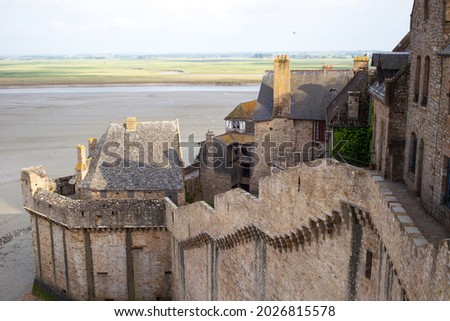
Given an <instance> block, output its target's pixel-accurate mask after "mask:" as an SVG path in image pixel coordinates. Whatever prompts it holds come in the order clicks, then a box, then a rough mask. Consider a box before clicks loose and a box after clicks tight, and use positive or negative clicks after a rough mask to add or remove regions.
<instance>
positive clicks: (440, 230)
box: [386, 182, 450, 243]
mask: <svg viewBox="0 0 450 321" xmlns="http://www.w3.org/2000/svg"><path fill="white" fill-rule="evenodd" d="M386 184H387V186H388V187H389V189H390V190H391V191H392V193H394V196H395V197H396V198H397V200H398V202H399V203H400V204H401V205H402V206H403V208H404V209H405V210H406V213H407V214H408V216H409V217H410V218H411V220H412V221H413V222H414V224H415V225H416V226H417V228H418V229H419V230H420V232H421V233H422V234H423V236H424V237H425V239H426V240H427V241H428V242H430V243H434V242H438V241H440V240H443V239H448V238H450V232H449V231H447V230H446V229H445V228H444V227H443V226H441V225H440V224H439V223H438V222H437V221H436V220H435V219H434V218H432V217H431V216H429V215H428V214H427V213H426V212H425V210H424V208H423V207H422V205H421V204H420V201H419V199H418V198H417V197H416V196H414V195H413V194H412V193H411V192H410V191H409V190H408V188H407V187H406V184H405V183H403V182H386Z"/></svg>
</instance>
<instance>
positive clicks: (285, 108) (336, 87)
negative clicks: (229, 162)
mask: <svg viewBox="0 0 450 321" xmlns="http://www.w3.org/2000/svg"><path fill="white" fill-rule="evenodd" d="M353 75H354V73H353V70H333V69H332V68H331V67H329V66H325V68H324V69H323V70H292V71H291V70H290V60H289V57H288V56H287V55H282V56H278V57H277V58H276V59H275V62H274V70H273V71H266V72H265V73H264V75H263V79H262V83H261V88H260V91H259V94H258V99H257V104H256V108H255V113H254V115H253V122H254V123H255V153H254V154H255V158H256V159H255V162H254V163H253V165H252V171H251V178H250V191H251V192H252V193H253V194H257V193H258V181H259V180H260V179H261V178H262V177H264V176H267V175H270V174H271V173H272V172H273V171H274V170H275V171H277V170H279V169H280V168H285V167H292V166H294V165H296V164H298V163H299V162H303V161H310V160H312V159H314V158H316V157H318V156H323V155H324V152H325V150H326V148H325V143H326V119H327V107H328V105H329V104H330V103H331V101H332V100H333V99H334V98H335V97H336V96H337V95H338V94H339V92H341V90H342V89H343V88H344V87H345V85H346V84H347V83H348V82H349V81H350V80H351V79H352V77H353Z"/></svg>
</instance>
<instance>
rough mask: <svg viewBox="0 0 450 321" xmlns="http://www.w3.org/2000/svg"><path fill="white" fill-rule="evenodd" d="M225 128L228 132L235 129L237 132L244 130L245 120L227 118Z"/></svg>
mask: <svg viewBox="0 0 450 321" xmlns="http://www.w3.org/2000/svg"><path fill="white" fill-rule="evenodd" d="M226 129H227V131H228V132H232V131H236V132H238V133H244V132H245V121H242V120H227V121H226Z"/></svg>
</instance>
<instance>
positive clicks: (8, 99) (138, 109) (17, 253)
mask: <svg viewBox="0 0 450 321" xmlns="http://www.w3.org/2000/svg"><path fill="white" fill-rule="evenodd" d="M117 88H122V87H117ZM125 88H127V89H125V90H124V89H117V90H115V89H114V88H110V89H108V90H105V88H104V87H99V90H95V88H94V90H93V88H92V87H89V90H84V89H83V88H81V89H80V88H79V87H77V88H76V90H72V88H66V89H65V90H53V89H52V88H47V89H45V88H44V89H43V88H39V89H36V90H34V89H32V88H28V89H17V91H15V92H13V93H12V92H11V91H7V90H5V89H0V155H1V162H0V239H1V240H5V241H3V242H1V241H0V300H17V299H19V298H20V297H21V296H22V295H23V294H25V293H26V292H27V291H29V290H30V288H31V285H32V281H33V277H34V276H33V271H34V266H33V249H32V245H31V231H30V229H29V217H28V215H27V214H26V212H25V211H24V210H23V209H22V200H21V191H20V183H19V172H20V169H21V168H23V167H29V166H34V165H43V166H44V167H45V168H46V170H47V173H48V174H49V176H50V177H55V178H56V177H60V176H67V175H72V174H73V173H74V166H75V163H76V152H75V146H76V145H78V144H86V141H87V139H88V138H89V137H97V138H100V136H101V135H102V133H103V132H104V131H105V130H106V128H107V126H108V124H109V123H110V122H123V121H124V120H125V118H126V117H127V116H136V117H137V118H138V120H140V121H146V120H172V119H176V118H178V119H179V122H180V130H181V139H182V140H186V139H187V136H188V135H189V134H195V140H196V141H200V140H203V139H204V137H205V136H204V135H205V133H206V131H207V130H208V129H212V130H213V131H214V132H215V133H216V134H220V133H222V132H223V131H224V121H223V118H224V117H225V116H226V115H227V114H228V113H229V112H230V111H231V110H232V109H233V108H234V107H235V106H237V105H238V104H239V103H240V102H243V101H248V100H252V99H255V98H256V95H257V89H258V88H257V87H247V88H242V87H227V88H223V87H208V86H200V87H193V86H186V87H179V86H177V87H172V86H170V88H169V87H160V90H155V89H154V86H153V87H148V88H153V89H149V90H146V89H145V88H146V87H125ZM186 152H187V150H183V153H184V155H183V157H184V159H185V161H187V160H188V155H187V154H186ZM191 158H192V157H191ZM2 243H3V244H2Z"/></svg>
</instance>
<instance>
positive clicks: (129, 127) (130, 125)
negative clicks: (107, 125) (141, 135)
mask: <svg viewBox="0 0 450 321" xmlns="http://www.w3.org/2000/svg"><path fill="white" fill-rule="evenodd" d="M136 127H137V119H136V117H127V122H126V123H125V130H126V131H127V132H135V131H136Z"/></svg>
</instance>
